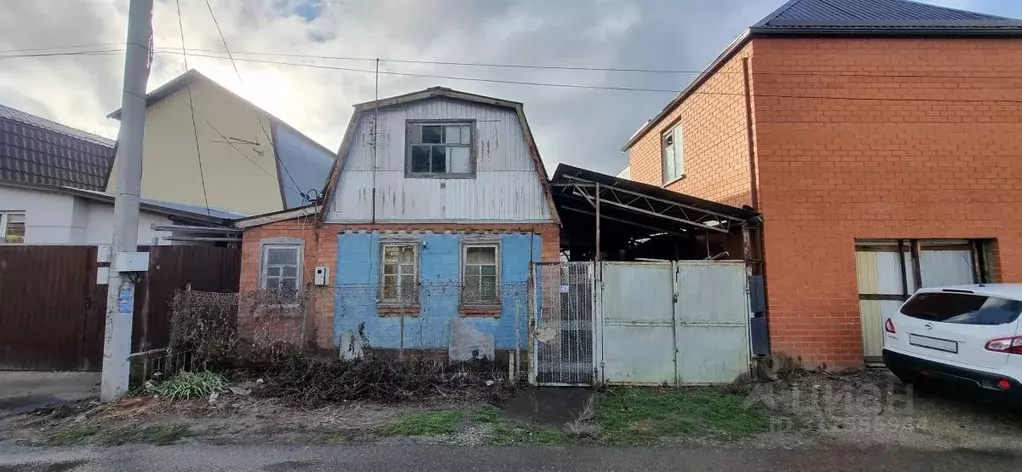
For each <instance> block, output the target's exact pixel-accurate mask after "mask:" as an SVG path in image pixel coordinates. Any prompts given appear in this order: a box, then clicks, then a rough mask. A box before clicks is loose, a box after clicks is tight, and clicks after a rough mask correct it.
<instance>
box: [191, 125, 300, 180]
mask: <svg viewBox="0 0 1022 472" xmlns="http://www.w3.org/2000/svg"><path fill="white" fill-rule="evenodd" d="M195 114H196V115H198V116H199V118H200V119H201V120H202V121H203V122H204V123H206V126H209V128H210V129H212V130H213V132H214V133H216V134H217V135H218V136H220V139H222V140H224V142H225V143H227V145H228V146H230V147H231V149H234V152H237V153H238V154H239V155H241V157H244V158H245V159H247V160H248V161H249V162H251V163H252V165H254V166H256V168H258V169H259V170H261V171H263V173H264V174H266V175H267V176H268V177H269V178H271V179H273V181H274V182H279V180H278V179H277V176H275V175H273V174H272V173H270V171H268V170H266V168H265V167H263V166H261V165H259V163H258V162H256V160H255V159H253V158H251V157H249V156H248V154H245V153H244V152H243V151H242V150H241V149H238V147H237V146H235V145H234V142H232V141H231V138H228V137H227V136H226V135H225V134H223V133H222V132H220V130H219V129H217V127H216V126H213V123H210V122H209V120H207V119H206V117H205V116H203V115H202V113H201V112H199V111H198V110H196V111H195ZM285 185H287V184H286V183H285ZM292 188H294V187H292ZM294 189H295V190H297V191H299V192H301V190H300V189H298V188H294Z"/></svg>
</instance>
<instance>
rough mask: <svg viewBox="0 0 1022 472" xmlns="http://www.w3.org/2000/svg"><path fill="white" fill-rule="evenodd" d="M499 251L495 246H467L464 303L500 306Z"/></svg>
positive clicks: (464, 270) (463, 288)
mask: <svg viewBox="0 0 1022 472" xmlns="http://www.w3.org/2000/svg"><path fill="white" fill-rule="evenodd" d="M497 251H498V247H497V246H495V245H478V246H466V247H465V256H464V264H463V268H462V274H463V275H462V277H463V280H462V302H463V303H465V304H482V305H498V304H500V298H499V295H498V293H497V292H498V290H497V286H498V285H499V283H500V281H499V275H498V270H497Z"/></svg>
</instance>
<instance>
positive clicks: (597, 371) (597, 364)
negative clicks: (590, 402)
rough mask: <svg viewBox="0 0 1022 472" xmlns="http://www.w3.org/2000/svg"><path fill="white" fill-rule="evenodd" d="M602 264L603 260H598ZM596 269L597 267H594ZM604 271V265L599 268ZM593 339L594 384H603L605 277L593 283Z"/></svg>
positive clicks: (601, 271)
mask: <svg viewBox="0 0 1022 472" xmlns="http://www.w3.org/2000/svg"><path fill="white" fill-rule="evenodd" d="M596 264H600V265H601V266H602V264H603V262H597V263H596ZM594 270H596V268H595V267H594ZM599 271H600V272H599V273H601V274H602V273H603V267H600V268H599ZM592 313H593V315H592V317H591V318H592V320H591V321H590V323H592V328H591V330H592V339H593V370H594V372H593V384H602V383H603V381H604V378H603V371H604V368H603V367H604V364H603V278H602V277H600V278H599V280H597V281H595V283H593V308H592Z"/></svg>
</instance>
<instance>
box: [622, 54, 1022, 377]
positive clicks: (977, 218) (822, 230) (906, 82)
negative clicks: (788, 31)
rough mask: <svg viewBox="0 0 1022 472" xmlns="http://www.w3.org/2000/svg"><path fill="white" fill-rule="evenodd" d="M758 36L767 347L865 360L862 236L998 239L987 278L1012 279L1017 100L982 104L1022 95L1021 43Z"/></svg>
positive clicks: (851, 362)
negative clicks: (859, 260)
mask: <svg viewBox="0 0 1022 472" xmlns="http://www.w3.org/2000/svg"><path fill="white" fill-rule="evenodd" d="M754 41H755V51H756V55H755V57H754V58H753V59H752V71H753V90H754V94H755V99H754V105H755V107H754V108H755V125H756V142H757V155H758V162H759V164H758V167H759V169H758V170H759V199H760V208H761V211H762V212H763V215H764V220H765V240H766V241H765V243H766V251H765V256H766V274H767V284H768V285H767V290H768V296H769V300H768V302H769V310H770V312H769V316H770V331H771V342H772V349H773V351H774V352H775V353H778V352H785V353H788V354H791V355H796V356H801V357H802V358H803V360H804V361H805V362H806V363H807V364H809V365H818V364H824V363H825V364H826V365H827V367H830V368H843V367H857V366H860V365H861V364H862V338H861V330H860V321H859V304H858V298H857V287H856V279H855V252H854V251H855V248H854V244H855V243H854V241H855V239H856V238H997V250H998V253H999V258H1000V260H999V262H995V264H999V265H998V266H997V267H995V271H996V273H998V274H999V275H1000V278H1001V279H1002V281H1022V221H1019V220H1018V219H1017V218H1014V216H1013V215H1014V214H1015V213H1016V212H1017V210H1018V209H1019V208H1020V206H1019V203H1018V198H1019V197H1017V196H1016V195H1015V194H1016V192H1015V191H1014V189H1015V187H1016V186H1017V185H1018V182H1020V181H1022V132H1020V131H1022V127H1020V126H1019V122H1020V119H1022V102H1017V103H1007V102H991V101H989V100H1015V101H1022V79H1020V77H1022V42H1018V41H1015V40H999V39H947V40H945V39H781V38H771V39H756V40H754ZM863 74H865V75H886V77H855V76H853V75H863ZM892 75H893V76H900V77H891V76H892ZM981 77H987V78H981ZM807 95H809V96H814V97H824V96H840V97H864V98H877V99H886V100H870V101H852V100H833V99H818V98H808V99H801V98H792V97H798V96H807ZM892 99H893V100H892ZM905 99H909V100H917V101H894V100H905ZM924 100H936V101H924ZM633 173H634V170H633Z"/></svg>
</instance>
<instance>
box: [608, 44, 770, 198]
mask: <svg viewBox="0 0 1022 472" xmlns="http://www.w3.org/2000/svg"><path fill="white" fill-rule="evenodd" d="M751 56H752V46H751V45H749V46H746V47H745V48H744V49H742V50H741V51H740V52H739V53H738V54H737V55H735V57H733V58H732V59H731V60H729V61H728V62H727V63H726V64H724V66H722V67H721V69H720V70H719V71H717V73H716V74H715V75H714V76H713V77H711V78H710V79H709V80H707V81H706V82H705V83H704V84H703V85H702V86H700V87H699V89H698V90H696V92H695V94H693V95H691V96H690V97H688V98H687V99H686V100H685V101H684V103H682V104H681V106H679V107H677V108H675V109H674V110H673V111H672V112H671V113H670V114H668V115H667V116H666V117H665V118H664V119H663V120H662V121H661V122H660V123H658V124H657V125H656V126H655V127H654V128H652V129H651V130H650V132H648V133H647V134H646V135H645V136H643V137H642V139H640V140H639V141H637V142H636V143H635V144H634V145H633V146H632V147H631V149H629V152H628V158H629V165H630V166H631V173H632V175H631V178H632V180H635V181H638V182H643V183H647V184H651V185H657V186H662V185H663V183H664V182H663V181H662V178H663V168H662V164H661V163H662V158H661V156H662V154H661V152H662V149H661V147H662V143H661V139H662V136H663V135H664V134H665V133H667V132H668V131H670V130H671V129H673V128H674V127H675V125H677V124H678V123H681V124H682V125H683V129H684V150H685V177H684V178H682V179H681V180H678V181H676V182H674V183H671V184H669V185H668V187H667V188H668V189H670V190H674V191H676V192H681V193H684V194H688V195H692V196H696V197H699V198H705V199H707V200H713V201H717V202H721V203H726V204H729V205H734V206H739V207H740V206H742V205H751V204H752V199H751V197H750V192H751V184H750V182H751V179H750V178H749V144H748V139H749V138H748V133H747V132H746V111H745V96H744V94H745V86H744V78H743V71H742V59H743V58H745V57H751Z"/></svg>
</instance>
